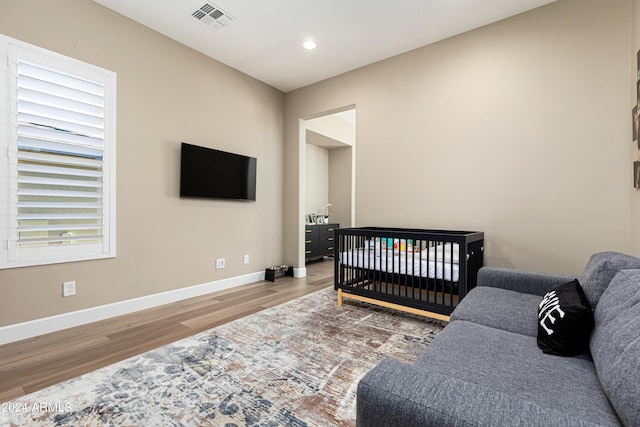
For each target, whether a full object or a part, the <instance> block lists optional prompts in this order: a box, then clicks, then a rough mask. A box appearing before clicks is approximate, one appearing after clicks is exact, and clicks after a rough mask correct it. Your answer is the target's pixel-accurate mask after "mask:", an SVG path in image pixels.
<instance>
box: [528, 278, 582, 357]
mask: <svg viewBox="0 0 640 427" xmlns="http://www.w3.org/2000/svg"><path fill="white" fill-rule="evenodd" d="M592 330H593V312H592V311H591V305H589V301H588V300H587V297H586V296H585V294H584V291H583V290H582V287H581V286H580V283H579V282H578V281H577V280H573V281H571V282H568V283H564V284H562V285H558V286H556V287H555V288H554V290H553V291H550V292H548V293H547V294H546V295H545V296H544V297H543V298H542V301H540V304H539V305H538V347H540V349H541V350H542V351H543V352H544V353H547V354H555V355H558V356H575V355H578V354H581V353H585V352H587V351H588V350H589V339H590V338H591V331H592Z"/></svg>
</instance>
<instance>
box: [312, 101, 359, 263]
mask: <svg viewBox="0 0 640 427" xmlns="http://www.w3.org/2000/svg"><path fill="white" fill-rule="evenodd" d="M302 123H303V125H304V131H303V132H301V134H300V136H301V138H300V149H301V152H303V153H304V155H303V156H301V157H302V159H304V162H303V164H302V165H301V166H302V167H304V173H302V174H301V179H303V180H304V183H301V185H300V190H301V194H300V197H301V201H302V203H301V206H303V207H304V216H303V218H304V221H305V225H306V224H307V222H310V221H311V218H313V217H317V216H321V217H324V216H325V215H328V216H329V218H328V219H327V221H328V222H329V223H332V224H339V225H340V227H342V228H345V227H353V226H355V158H356V157H355V150H356V109H355V108H354V107H353V106H351V107H347V108H344V109H341V110H337V111H332V112H329V113H324V114H320V115H318V116H315V117H313V118H310V119H306V120H304V121H302ZM302 159H301V160H302ZM304 228H305V227H300V229H302V230H304ZM304 251H305V245H302V252H304ZM301 255H302V259H304V254H301Z"/></svg>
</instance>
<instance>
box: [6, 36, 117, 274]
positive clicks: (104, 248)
mask: <svg viewBox="0 0 640 427" xmlns="http://www.w3.org/2000/svg"><path fill="white" fill-rule="evenodd" d="M0 54H1V55H2V56H0V57H4V58H6V60H4V61H2V64H1V65H0V129H5V130H6V131H5V132H1V133H0V159H1V160H0V166H3V167H0V171H2V170H4V171H6V173H2V172H0V269H7V268H14V267H27V266H36V265H48V264H57V263H64V262H75V261H87V260H95V259H104V258H114V257H115V256H116V73H115V72H113V71H109V70H106V69H103V68H100V67H97V66H95V65H91V64H87V63H85V62H83V61H79V60H77V59H74V58H70V57H67V56H64V55H61V54H58V53H55V52H52V51H49V50H46V49H43V48H40V47H37V46H34V45H31V44H28V43H24V42H22V41H19V40H16V39H13V38H10V37H7V36H4V35H2V34H0ZM18 58H20V59H21V60H26V61H30V62H36V63H39V64H41V65H44V66H46V67H48V68H51V69H54V70H58V71H63V72H66V73H69V74H72V75H76V76H80V77H83V78H87V79H89V80H92V81H97V82H100V83H101V84H104V89H105V93H104V104H105V106H104V149H103V205H104V208H103V242H102V243H94V244H77V245H60V246H45V247H36V248H20V249H18V248H17V244H16V243H15V242H16V241H17V225H18V224H17V202H18V197H17V190H18V187H17V176H18V171H17V166H18V157H17V156H18V145H17V138H18V132H17V128H18V126H17V123H18V114H17V90H16V88H17V68H16V67H17V59H18ZM5 166H6V167H5Z"/></svg>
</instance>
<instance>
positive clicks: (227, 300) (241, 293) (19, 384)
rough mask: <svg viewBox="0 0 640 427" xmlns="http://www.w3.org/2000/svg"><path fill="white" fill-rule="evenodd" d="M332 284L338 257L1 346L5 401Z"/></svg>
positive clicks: (0, 393)
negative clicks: (299, 274)
mask: <svg viewBox="0 0 640 427" xmlns="http://www.w3.org/2000/svg"><path fill="white" fill-rule="evenodd" d="M331 285H333V259H331V258H328V259H325V260H324V261H318V262H314V263H310V264H308V265H307V277H303V278H298V279H296V278H293V277H278V278H276V281H275V282H269V281H262V282H257V283H252V284H249V285H244V286H239V287H235V288H232V289H227V290H224V291H220V292H215V293H212V294H208V295H203V296H200V297H196V298H191V299H188V300H182V301H177V302H174V303H171V304H166V305H163V306H159V307H155V308H150V309H148V310H143V311H139V312H136V313H131V314H127V315H123V316H118V317H114V318H112V319H107V320H102V321H99V322H95V323H91V324H88V325H82V326H78V327H75V328H70V329H66V330H63V331H59V332H53V333H50V334H46V335H42V336H38V337H34V338H29V339H26V340H23V341H18V342H15V343H10V344H5V345H2V346H0V402H6V401H8V400H12V399H16V398H18V397H20V396H23V395H25V394H29V393H33V392H34V391H37V390H41V389H43V388H46V387H49V386H51V385H54V384H57V383H59V382H62V381H65V380H67V379H71V378H73V377H76V376H78V375H82V374H84V373H87V372H90V371H93V370H95V369H98V368H101V367H104V366H107V365H110V364H112V363H116V362H118V361H121V360H124V359H127V358H129V357H132V356H135V355H137V354H141V353H144V352H146V351H149V350H152V349H154V348H156V347H160V346H162V345H165V344H168V343H171V342H174V341H177V340H179V339H182V338H185V337H187V336H190V335H194V334H196V333H198V332H201V331H204V330H207V329H210V328H213V327H215V326H218V325H221V324H224V323H227V322H230V321H232V320H235V319H238V318H240V317H244V316H246V315H249V314H252V313H255V312H258V311H260V310H263V309H265V308H269V307H273V306H275V305H278V304H281V303H283V302H286V301H289V300H292V299H295V298H298V297H301V296H303V295H306V294H309V293H312V292H315V291H317V290H320V289H323V288H326V287H328V286H331Z"/></svg>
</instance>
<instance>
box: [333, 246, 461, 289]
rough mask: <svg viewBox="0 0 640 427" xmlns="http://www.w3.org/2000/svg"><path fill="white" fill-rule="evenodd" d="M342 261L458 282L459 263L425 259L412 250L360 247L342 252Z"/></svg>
mask: <svg viewBox="0 0 640 427" xmlns="http://www.w3.org/2000/svg"><path fill="white" fill-rule="evenodd" d="M340 263H341V264H342V265H343V266H347V267H357V268H366V269H369V270H375V271H381V272H387V273H395V274H408V275H412V276H418V277H425V278H430V279H438V280H443V279H444V280H447V281H450V282H458V264H457V263H455V262H452V261H451V260H450V259H449V260H446V259H444V258H440V259H437V258H435V259H434V258H431V259H423V258H421V257H420V254H417V253H416V254H414V253H411V252H400V253H394V252H393V251H382V252H376V251H372V250H365V249H362V248H359V249H355V250H353V251H347V252H341V253H340Z"/></svg>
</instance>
